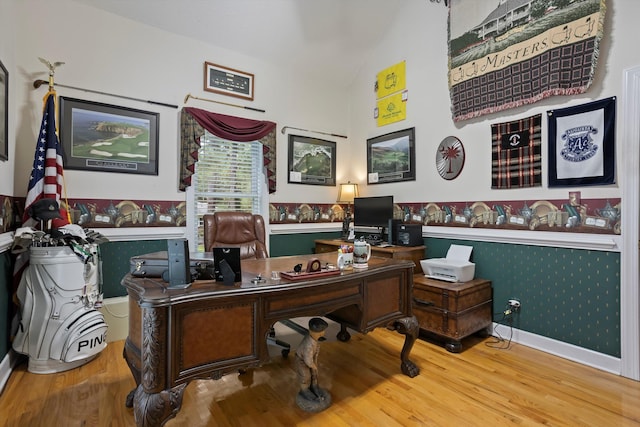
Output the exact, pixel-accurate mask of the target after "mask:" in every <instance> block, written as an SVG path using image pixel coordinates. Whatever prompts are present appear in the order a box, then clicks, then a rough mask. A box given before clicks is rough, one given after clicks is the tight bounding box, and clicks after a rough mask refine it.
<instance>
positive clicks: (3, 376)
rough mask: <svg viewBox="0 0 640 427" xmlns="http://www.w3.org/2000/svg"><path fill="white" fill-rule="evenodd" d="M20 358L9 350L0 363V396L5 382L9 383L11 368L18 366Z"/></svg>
mask: <svg viewBox="0 0 640 427" xmlns="http://www.w3.org/2000/svg"><path fill="white" fill-rule="evenodd" d="M21 357H22V355H20V354H18V353H16V352H15V351H13V349H12V348H11V349H9V352H8V353H7V354H6V355H5V356H4V358H3V359H2V362H0V394H2V392H3V391H4V386H5V385H6V384H7V381H9V377H10V376H11V372H13V368H14V367H15V366H16V365H17V364H18V361H19V360H20V358H21Z"/></svg>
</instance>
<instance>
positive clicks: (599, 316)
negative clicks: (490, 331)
mask: <svg viewBox="0 0 640 427" xmlns="http://www.w3.org/2000/svg"><path fill="white" fill-rule="evenodd" d="M452 243H454V244H459V245H468V246H473V254H472V257H473V262H475V264H476V277H482V278H485V279H489V280H491V281H492V283H493V308H494V310H493V311H494V313H497V314H495V315H494V320H496V321H498V320H500V319H501V318H502V311H503V310H505V308H506V304H507V301H508V300H509V299H510V298H517V299H519V300H520V302H521V303H522V308H521V311H520V314H519V315H518V316H519V317H518V318H517V319H516V323H515V324H514V326H516V327H517V328H518V329H521V330H523V331H527V332H531V333H533V334H536V335H541V336H544V337H548V338H552V339H555V340H558V341H563V342H566V343H569V344H574V345H576V346H579V347H583V348H587V349H590V350H593V351H596V352H598V353H603V354H607V355H610V356H613V357H620V254H619V253H617V252H600V251H593V250H584V249H565V248H552V247H541V246H527V245H512V244H506V243H487V242H475V241H466V240H450V239H436V238H426V239H425V245H426V246H427V257H428V258H441V257H445V256H446V254H447V250H448V249H449V246H450V245H451V244H452ZM502 332H505V329H503V330H502ZM502 335H503V336H504V335H505V334H504V333H503V334H502Z"/></svg>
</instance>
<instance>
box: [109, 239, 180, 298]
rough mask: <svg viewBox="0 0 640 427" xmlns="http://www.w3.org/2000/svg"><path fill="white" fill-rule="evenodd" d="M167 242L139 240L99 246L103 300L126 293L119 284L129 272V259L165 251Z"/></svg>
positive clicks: (162, 240)
mask: <svg viewBox="0 0 640 427" xmlns="http://www.w3.org/2000/svg"><path fill="white" fill-rule="evenodd" d="M166 250H167V241H166V240H164V239H161V240H139V241H135V242H107V243H103V244H101V245H100V253H101V255H102V289H103V291H104V297H105V298H112V297H121V296H125V295H127V291H126V290H125V288H124V287H123V286H122V285H121V284H120V282H121V281H122V278H123V277H124V276H125V274H127V273H128V272H129V259H130V258H131V257H132V256H135V255H142V254H148V253H151V252H158V251H166Z"/></svg>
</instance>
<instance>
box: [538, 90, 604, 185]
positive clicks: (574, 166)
mask: <svg viewBox="0 0 640 427" xmlns="http://www.w3.org/2000/svg"><path fill="white" fill-rule="evenodd" d="M548 115H549V187H562V186H577V185H602V184H614V183H615V128H616V98H615V97H613V98H607V99H603V100H600V101H595V102H590V103H588V104H583V105H578V106H575V107H569V108H563V109H561V110H553V111H549V113H548Z"/></svg>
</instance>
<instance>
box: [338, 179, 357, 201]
mask: <svg viewBox="0 0 640 427" xmlns="http://www.w3.org/2000/svg"><path fill="white" fill-rule="evenodd" d="M355 197H358V184H352V183H351V181H349V182H347V183H346V184H340V189H339V190H338V200H336V201H337V202H338V203H353V199H354V198H355Z"/></svg>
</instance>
